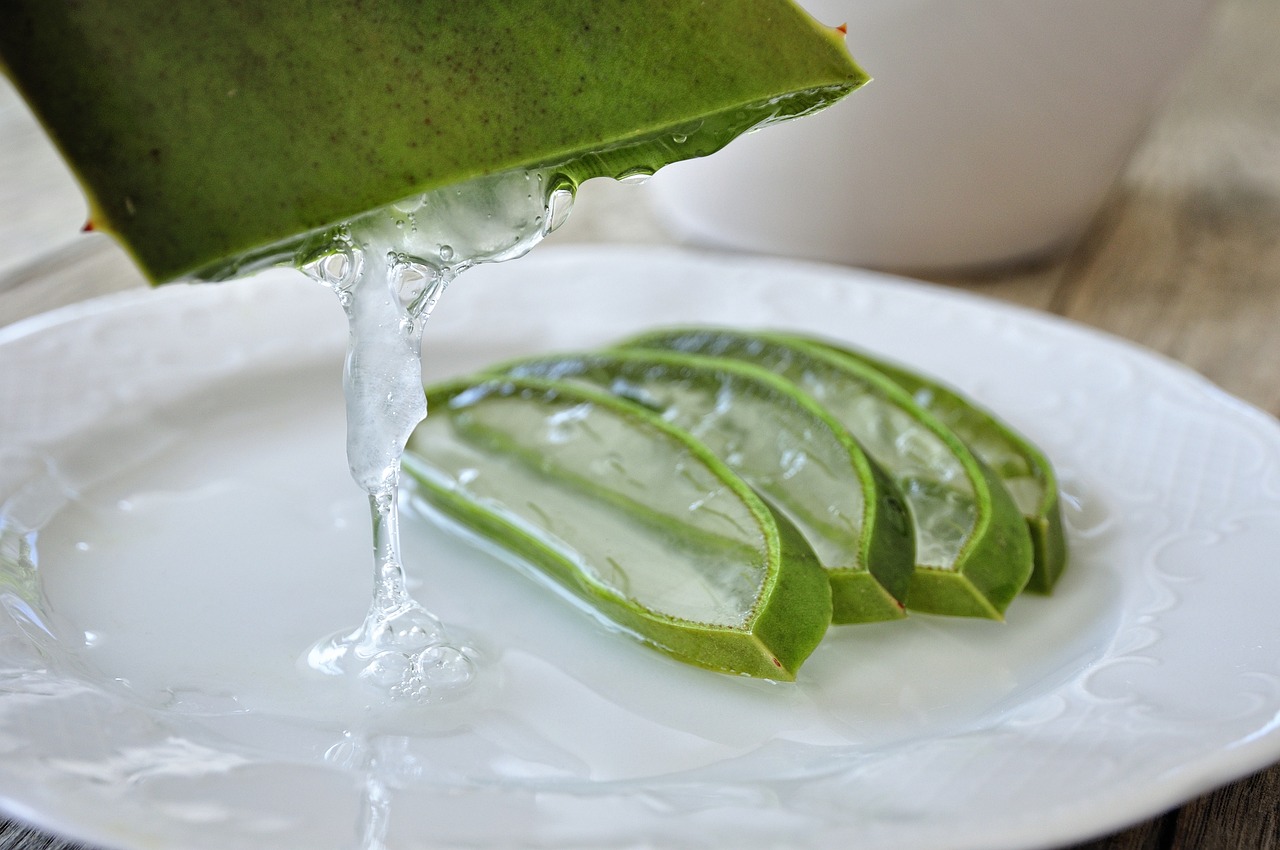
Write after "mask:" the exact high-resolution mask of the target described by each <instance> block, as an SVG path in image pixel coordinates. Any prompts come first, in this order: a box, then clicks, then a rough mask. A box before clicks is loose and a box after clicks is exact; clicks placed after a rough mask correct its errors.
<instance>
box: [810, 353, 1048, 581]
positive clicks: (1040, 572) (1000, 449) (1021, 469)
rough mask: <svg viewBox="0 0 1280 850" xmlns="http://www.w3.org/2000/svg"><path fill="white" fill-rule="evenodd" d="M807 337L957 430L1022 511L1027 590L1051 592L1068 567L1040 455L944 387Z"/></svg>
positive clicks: (993, 418)
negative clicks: (1030, 558)
mask: <svg viewBox="0 0 1280 850" xmlns="http://www.w3.org/2000/svg"><path fill="white" fill-rule="evenodd" d="M805 339H806V340H807V341H809V342H811V343H816V344H820V345H824V346H826V347H827V348H830V349H831V350H832V351H836V352H838V353H840V354H841V355H843V356H845V357H851V358H854V359H856V360H858V361H860V362H862V363H865V364H867V365H868V366H871V367H872V368H874V369H876V370H877V371H879V372H880V373H882V374H884V375H886V376H887V377H889V378H890V379H891V380H892V381H893V382H894V383H896V384H898V385H899V386H900V387H902V388H903V389H905V390H906V391H907V392H909V393H911V395H912V397H913V398H914V399H915V400H916V402H917V403H919V404H920V405H921V406H922V407H924V408H925V409H926V410H928V411H930V412H931V413H933V414H934V415H935V416H937V417H938V419H940V420H942V422H944V423H945V424H946V425H947V427H949V428H950V429H951V430H952V431H955V432H956V435H957V436H959V437H960V439H962V440H964V442H965V445H967V446H968V447H969V448H970V449H972V450H973V453H974V454H976V455H977V456H978V457H979V458H981V459H982V460H983V462H984V463H986V464H987V466H988V467H990V468H991V469H992V470H993V471H994V472H995V473H996V475H998V476H999V477H1000V480H1001V482H1003V484H1004V486H1005V489H1006V490H1008V491H1009V493H1010V495H1012V496H1013V500H1014V502H1016V503H1017V505H1018V509H1019V510H1020V511H1022V516H1023V518H1024V519H1025V520H1026V523H1027V530H1028V531H1029V532H1030V534H1031V544H1032V549H1033V551H1034V562H1035V565H1034V567H1033V569H1032V571H1031V579H1030V580H1029V581H1028V582H1027V590H1031V591H1035V592H1037V593H1049V592H1051V591H1052V590H1053V586H1054V585H1055V584H1056V583H1057V581H1058V578H1059V577H1060V576H1061V575H1062V571H1063V569H1064V568H1065V567H1066V563H1067V543H1066V535H1065V533H1064V532H1063V528H1062V509H1061V506H1060V505H1059V502H1058V478H1057V475H1056V474H1055V473H1054V470H1053V465H1052V464H1050V463H1049V459H1048V458H1047V457H1045V455H1044V453H1043V452H1042V451H1040V449H1039V448H1038V447H1037V446H1036V445H1035V444H1034V443H1032V442H1031V441H1030V440H1028V439H1027V438H1026V437H1025V436H1023V435H1022V434H1020V433H1019V432H1018V431H1016V430H1015V429H1014V428H1012V427H1010V426H1009V425H1008V424H1007V423H1005V422H1004V421H1003V420H1001V419H1000V418H999V417H997V416H996V415H995V414H993V413H991V412H989V411H987V410H985V409H984V408H982V407H980V406H979V405H977V404H975V403H974V402H973V401H971V400H970V399H968V398H967V397H965V396H964V395H963V394H961V393H960V392H958V391H956V390H954V389H952V388H951V387H948V386H946V385H945V384H941V383H939V382H937V381H933V380H930V379H929V378H926V377H925V376H923V375H920V374H918V373H916V372H913V371H912V370H910V369H907V368H905V367H903V366H900V365H898V364H895V363H889V362H887V361H885V360H881V359H879V358H876V357H872V356H871V355H869V354H867V353H865V352H862V351H857V350H854V349H851V348H846V347H844V346H839V345H835V344H834V343H831V342H828V341H826V340H816V339H809V338H805Z"/></svg>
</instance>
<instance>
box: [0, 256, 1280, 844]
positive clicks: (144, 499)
mask: <svg viewBox="0 0 1280 850" xmlns="http://www.w3.org/2000/svg"><path fill="white" fill-rule="evenodd" d="M331 301H332V296H331V294H330V293H328V292H326V291H324V290H323V289H321V288H320V287H318V286H315V285H314V284H310V283H307V282H305V281H303V280H302V279H301V278H300V277H298V276H295V275H292V274H288V273H283V272H280V273H270V274H268V275H264V276H262V277H260V278H258V279H254V280H251V281H247V282H240V283H235V284H226V285H218V286H201V287H183V286H176V287H170V288H164V289H161V290H159V291H155V292H140V293H132V294H127V295H124V296H116V297H111V298H107V299H104V300H101V301H98V302H95V303H90V304H84V305H79V306H76V307H72V308H69V309H66V310H62V311H59V312H56V313H53V314H49V315H46V316H43V317H39V318H37V319H34V320H29V321H26V322H23V323H21V324H19V325H17V326H13V327H10V328H8V329H5V330H4V331H0V504H3V510H2V512H0V513H2V514H3V521H4V523H5V528H4V533H3V536H2V537H0V806H2V807H3V808H4V809H5V810H7V811H8V812H10V813H12V814H15V815H18V816H21V817H23V818H25V819H28V820H30V821H32V822H34V823H36V824H40V825H43V826H46V827H50V828H53V829H58V830H62V831H64V832H66V833H69V834H72V835H74V836H77V837H80V838H83V839H87V840H90V841H93V842H96V843H99V844H102V845H110V846H119V847H124V848H141V847H164V848H166V850H185V849H186V848H191V850H205V848H208V850H214V849H215V848H216V850H224V848H227V847H236V848H245V849H246V850H256V849H257V848H261V850H268V848H269V850H289V848H298V850H304V848H305V850H325V848H352V847H360V848H378V847H383V846H386V847H392V848H397V850H405V849H406V848H453V847H468V848H549V847H555V848H574V847H591V848H632V847H635V848H639V847H646V848H649V847H657V848H701V847H710V846H715V847H739V848H764V847H770V848H777V847H804V848H836V847H848V846H855V845H856V846H858V847H860V848H891V847H901V848H913V847H931V848H938V849H939V850H941V849H942V848H978V847H982V848H1032V847H1044V846H1051V845H1054V844H1059V843H1062V842H1065V841H1069V840H1074V839H1083V838H1086V837H1088V836H1090V835H1093V834H1097V833H1101V832H1106V831H1109V830H1112V829H1115V828H1118V827H1120V826H1122V825H1124V824H1125V823H1127V822H1130V821H1134V820H1138V819H1141V818H1144V817H1146V816H1150V815H1152V814H1155V813H1156V812H1158V811H1160V810H1162V809H1164V808H1166V807H1169V806H1172V805H1175V804H1177V803H1178V802H1179V801H1181V800H1183V799H1186V798H1188V797H1191V796H1193V795H1195V794H1197V793H1199V792H1201V791H1203V790H1206V789H1208V788H1210V787H1213V786H1216V785H1218V784H1221V783H1224V782H1227V781H1229V780H1231V779H1233V778H1236V777H1238V776H1241V775H1244V774H1246V773H1248V772H1250V771H1252V770H1255V769H1257V768H1260V767H1262V766H1264V765H1266V764H1268V763H1270V762H1272V761H1274V760H1276V759H1277V758H1280V730H1278V729H1277V725H1278V721H1277V717H1280V621H1278V620H1277V619H1276V617H1275V616H1274V612H1273V608H1274V605H1273V604H1271V602H1272V601H1273V600H1275V599H1278V598H1280V570H1276V569H1275V552H1277V551H1280V427H1277V424H1276V422H1275V421H1274V420H1272V419H1271V418H1270V417H1268V416H1266V415H1263V414H1261V413H1259V412H1257V411H1255V410H1253V409H1250V408H1249V407H1247V406H1245V405H1243V404H1241V403H1239V402H1237V401H1235V400H1233V399H1231V398H1229V397H1227V396H1225V395H1223V394H1222V393H1221V392H1219V391H1218V390H1216V389H1215V388H1213V387H1212V386H1209V385H1208V384H1207V383H1206V382H1205V381H1203V380H1202V379H1200V378H1198V377H1197V376H1195V375H1193V374H1191V373H1190V372H1188V371H1187V370H1185V369H1183V368H1181V367H1178V366H1176V365H1173V364H1171V363H1169V362H1166V361H1164V360H1162V359H1159V358H1157V357H1154V356H1152V355H1151V354H1149V353H1146V352H1143V351H1140V350H1137V349H1135V348H1134V347H1133V346H1131V345H1128V344H1125V343H1123V342H1120V341H1117V340H1114V339H1110V338H1107V337H1104V336H1102V335H1099V334H1097V333H1094V332H1091V331H1087V330H1083V329H1081V328H1078V327H1074V326H1072V325H1070V324H1067V323H1064V322H1062V321H1058V320H1055V319H1053V318H1049V317H1045V316H1041V315H1036V314H1031V313H1028V312H1024V311H1021V310H1017V309H1014V308H1010V307H1007V306H1000V305H994V304H991V303H987V302H985V301H982V300H978V299H975V298H972V297H967V296H964V295H959V294H956V293H952V292H947V291H944V290H940V289H937V288H931V287H927V286H924V285H920V284H915V283H911V282H906V281H901V280H896V279H890V278H886V277H882V276H876V275H872V274H867V273H862V272H856V271H850V270H845V269H832V268H826V267H820V266H806V265H799V264H792V263H782V262H772V261H768V260H762V259H755V258H752V259H727V258H723V257H706V256H698V255H689V254H684V253H675V252H658V253H652V252H644V251H639V250H588V251H583V250H570V251H566V250H561V251H559V252H557V251H556V250H554V249H548V250H546V251H543V252H541V253H538V252H535V254H534V255H533V256H532V257H530V258H528V259H526V260H523V261H521V262H518V263H513V264H510V265H508V266H496V267H487V268H482V269H477V270H475V271H473V272H470V273H468V275H467V276H465V277H463V278H462V279H461V280H460V281H459V282H458V284H456V285H455V287H454V289H453V291H451V292H450V293H449V294H448V296H447V297H446V299H445V303H444V304H443V305H442V307H441V309H440V310H438V311H437V313H436V317H435V318H433V319H432V320H431V324H430V326H429V327H428V329H427V335H426V336H427V361H428V373H429V375H430V376H431V377H433V378H438V377H444V376H446V375H450V374H456V373H459V372H462V371H465V370H467V369H470V368H474V367H478V366H480V365H482V364H485V363H487V362H490V361H493V360H496V359H499V358H503V357H509V356H512V355H516V354H520V353H532V352H537V351H545V350H551V349H564V348H580V347H585V346H592V345H597V344H600V343H604V342H607V341H609V340H611V339H614V338H617V337H619V336H621V335H624V334H628V333H631V332H634V331H637V330H640V329H642V328H647V327H651V326H655V325H660V324H668V323H693V322H717V323H726V324H733V325H738V326H773V327H788V328H799V329H803V330H806V331H810V332H814V333H819V334H825V335H828V336H831V337H834V338H836V339H841V340H845V341H848V342H851V343H854V344H856V345H859V346H863V347H867V348H870V349H873V350H875V351H879V352H881V353H883V354H885V355H888V356H891V357H895V358H898V359H900V360H903V361H906V362H909V363H912V364H915V365H916V366H918V367H920V368H922V369H925V370H928V371H930V372H932V373H934V374H935V375H938V376H940V377H941V378H943V379H945V380H947V381H949V382H951V383H953V384H955V385H957V386H958V387H960V388H961V389H963V390H965V391H966V392H969V393H971V394H972V395H973V396H976V397H977V398H980V399H982V400H983V401H985V402H986V403H987V404H988V406H990V407H991V408H993V409H995V410H996V411H998V412H999V413H1001V414H1003V415H1004V416H1005V417H1006V418H1007V419H1008V420H1009V421H1011V422H1012V423H1013V424H1014V425H1015V426H1017V427H1019V428H1020V429H1022V430H1023V431H1024V432H1025V433H1026V434H1027V435H1029V436H1030V437H1031V438H1032V439H1034V440H1035V441H1037V442H1038V443H1040V444H1041V446H1042V447H1043V448H1044V449H1045V450H1046V451H1047V453H1048V454H1049V456H1050V457H1051V458H1052V460H1053V461H1054V462H1055V464H1056V465H1057V467H1058V469H1059V471H1060V473H1061V476H1062V481H1063V488H1064V493H1065V496H1066V511H1067V516H1066V519H1067V523H1068V527H1069V535H1070V545H1071V550H1072V563H1071V566H1070V568H1069V571H1068V572H1067V574H1066V575H1065V577H1064V579H1063V580H1062V583H1061V585H1060V587H1059V590H1058V592H1057V593H1056V594H1055V595H1054V596H1053V597H1051V598H1035V597H1023V598H1020V599H1019V600H1017V601H1016V602H1015V603H1014V604H1013V606H1012V607H1011V609H1010V611H1009V615H1008V620H1007V622H1005V623H1003V624H999V623H991V622H969V621H959V620H948V619H942V618H934V617H924V616H916V617H913V618H910V619H909V620H907V621H904V622H896V623H888V624H880V625H875V626H859V627H840V628H835V629H833V630H832V632H831V633H830V634H829V635H828V637H827V639H826V641H825V642H824V644H823V645H822V646H821V647H820V648H819V650H818V652H817V653H815V655H814V656H813V657H812V658H811V659H810V661H809V662H808V664H807V665H806V666H805V667H804V669H803V670H802V674H801V680H800V682H799V683H797V684H796V685H770V684H767V683H760V682H752V681H746V680H740V679H735V678H729V677H724V676H720V675H717V674H712V673H707V672H704V671H700V670H696V669H692V668H688V667H685V666H683V665H680V664H678V663H676V662H674V661H670V660H668V659H666V658H665V657H662V656H660V655H658V654H657V653H654V652H652V651H650V650H647V649H645V648H643V647H640V646H637V645H635V644H633V643H631V642H630V641H628V640H627V639H626V638H624V637H620V636H618V635H615V634H612V633H609V632H607V631H605V630H604V629H602V628H601V627H600V626H599V625H598V624H596V623H595V622H594V621H592V620H591V619H589V618H587V617H585V616H583V615H582V614H581V613H580V612H579V611H577V610H576V609H573V608H571V607H570V606H569V605H568V604H567V603H565V602H564V601H563V600H562V599H560V598H558V597H556V596H555V595H554V594H551V593H548V592H546V591H545V590H544V589H542V588H539V587H536V586H535V585H534V584H533V583H532V582H531V581H530V580H529V579H528V578H526V577H524V576H521V575H519V574H517V573H515V572H513V571H512V570H510V568H509V567H507V566H505V565H502V564H500V563H499V562H498V561H496V560H495V559H493V558H491V557H490V556H488V555H485V554H482V553H479V552H476V551H473V550H471V549H469V548H467V547H466V546H464V545H463V544H461V543H459V542H457V541H455V540H452V539H450V538H448V537H445V536H443V535H442V534H441V533H439V532H438V531H436V530H435V529H434V528H432V527H431V526H430V525H429V524H427V523H426V522H424V521H422V520H413V521H409V520H407V521H406V529H405V534H406V539H405V550H406V560H407V562H408V565H409V569H410V572H411V573H412V575H413V577H414V580H415V581H416V582H417V583H418V585H419V587H418V592H419V594H420V596H421V598H423V599H424V601H426V602H427V604H428V606H429V607H432V608H433V609H434V610H436V612H437V613H439V614H441V615H442V616H443V617H444V618H445V620H446V621H448V622H450V623H453V624H454V625H455V627H456V628H458V629H460V630H463V631H465V632H468V633H469V634H471V635H472V636H474V637H475V639H476V640H477V641H478V642H479V645H480V647H481V648H482V650H483V651H484V652H485V654H486V658H487V664H488V668H487V669H488V671H489V672H488V673H487V674H486V676H485V677H484V685H483V686H482V687H481V688H480V689H479V691H478V692H477V695H476V696H475V697H474V698H473V700H472V701H471V702H466V703H463V704H462V705H461V706H454V707H452V708H446V709H444V710H435V709H430V708H428V709H405V710H401V711H398V712H392V713H390V714H387V713H385V712H380V711H373V710H365V709H364V708H363V706H364V704H365V703H364V701H362V699H361V698H360V697H359V695H358V694H348V693H347V692H346V691H344V690H342V689H341V688H339V687H338V686H337V685H335V684H334V683H332V682H317V681H315V680H313V679H310V678H308V677H306V676H304V675H303V674H302V673H300V672H299V671H298V670H297V669H296V667H295V659H296V657H297V655H298V654H299V653H300V652H301V651H302V650H304V649H305V648H306V645H307V644H308V642H309V641H311V640H313V639H315V638H318V637H320V636H321V635H322V634H324V633H325V632H327V631H330V630H332V629H335V628H339V627H343V626H347V625H354V623H355V622H356V621H357V620H358V619H359V617H360V615H361V614H362V613H363V610H364V607H365V606H366V604H367V595H366V594H367V593H368V583H369V579H368V576H367V575H366V572H367V568H366V565H365V563H364V561H365V559H366V558H367V556H368V553H367V549H368V540H367V535H368V531H367V527H366V525H365V523H366V521H367V520H366V517H365V512H364V507H363V504H362V500H361V498H360V496H359V495H358V494H357V493H356V491H355V488H354V485H352V484H350V482H349V481H348V479H347V478H346V471H345V463H344V460H343V457H342V441H343V437H342V413H341V401H340V379H339V374H340V368H341V359H342V348H343V344H344V340H345V328H344V326H343V322H342V318H341V315H340V311H339V310H338V308H337V305H336V304H334V303H331Z"/></svg>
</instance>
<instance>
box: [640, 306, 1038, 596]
mask: <svg viewBox="0 0 1280 850" xmlns="http://www.w3.org/2000/svg"><path fill="white" fill-rule="evenodd" d="M625 345H626V346H628V347H635V348H663V349H672V350H677V351H684V352H689V353H697V354H704V355H712V356H717V357H731V358H736V359H742V360H746V361H748V362H751V363H755V364H757V365H759V366H762V367H764V368H768V369H770V370H772V371H774V372H775V373H776V374H778V375H779V376H781V377H783V378H786V379H787V380H790V381H792V382H794V383H796V384H797V385H799V386H800V387H801V388H802V389H803V390H805V391H806V392H808V393H809V394H810V395H811V396H813V398H815V399H816V400H817V401H818V403H819V404H821V405H823V406H824V407H826V408H827V410H828V411H829V412H830V413H831V415H832V416H833V417H834V418H835V419H836V420H837V421H839V422H841V423H842V424H843V425H844V426H845V427H846V428H847V429H848V430H849V432H850V433H851V434H852V435H853V437H854V438H855V439H857V440H858V441H859V442H860V443H861V444H862V446H863V448H864V449H865V450H866V451H867V453H868V454H870V455H871V456H872V457H873V458H875V459H876V460H877V461H878V462H879V463H880V464H881V465H882V466H883V467H884V468H885V470H886V471H887V472H888V473H889V475H890V476H891V477H893V478H894V479H895V480H896V481H897V482H898V485H899V487H900V488H901V489H902V492H903V494H904V495H905V496H906V499H907V503H908V505H909V506H910V507H911V512H912V518H913V521H914V523H915V526H916V568H915V571H914V572H913V574H912V578H911V586H910V588H909V590H908V591H907V607H908V609H911V610H916V611H922V612H926V613H932V614H949V615H953V616H970V617H988V618H992V619H1001V618H1003V616H1004V611H1005V609H1006V608H1007V607H1008V605H1009V603H1010V602H1011V601H1012V600H1013V599H1014V598H1015V597H1016V596H1017V595H1018V593H1019V592H1021V590H1022V589H1023V587H1024V586H1025V585H1026V583H1027V580H1028V578H1029V577H1030V574H1031V568H1032V552H1031V538H1030V535H1029V533H1028V532H1027V528H1026V524H1025V523H1024V522H1023V520H1022V515H1021V513H1020V512H1019V511H1018V508H1017V505H1016V504H1015V503H1014V501H1013V498H1012V496H1010V495H1009V493H1008V492H1007V491H1006V490H1005V489H1004V487H1003V485H1002V484H1001V483H1000V481H999V479H998V478H997V477H996V476H995V474H994V473H993V472H992V471H991V470H990V469H988V468H987V466H986V464H984V463H982V462H981V461H980V460H979V459H978V458H977V457H976V456H974V455H973V453H972V452H970V451H969V449H968V448H967V447H966V446H965V445H964V443H963V441H961V440H960V439H959V437H957V436H956V434H955V433H954V432H953V431H951V430H950V429H949V428H947V427H946V426H945V425H944V424H943V423H942V422H940V421H939V420H938V419H937V417H935V416H934V415H933V414H931V413H930V412H929V411H927V410H925V409H924V408H922V407H920V406H919V405H918V404H916V403H915V401H914V400H913V399H912V398H911V396H910V394H909V393H907V392H906V391H905V390H903V389H902V388H901V387H900V386H898V385H897V384H895V383H894V382H893V381H891V380H889V379H888V378H887V377H885V376H884V375H882V374H880V373H879V372H877V371H875V370H874V369H871V368H870V367H866V366H864V365H862V364H859V363H857V362H856V361H853V360H850V359H849V358H846V357H841V356H840V355H838V354H836V353H835V352H832V351H830V350H829V349H826V348H823V347H821V346H817V345H812V344H809V343H804V342H798V341H796V340H795V339H794V338H791V337H788V336H786V335H784V334H770V333H764V332H750V333H747V332H741V331H731V330H723V329H696V328H695V329H675V330H668V331H656V332H652V333H649V334H645V335H642V336H640V337H637V338H635V339H633V340H629V341H628V342H627V343H625Z"/></svg>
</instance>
